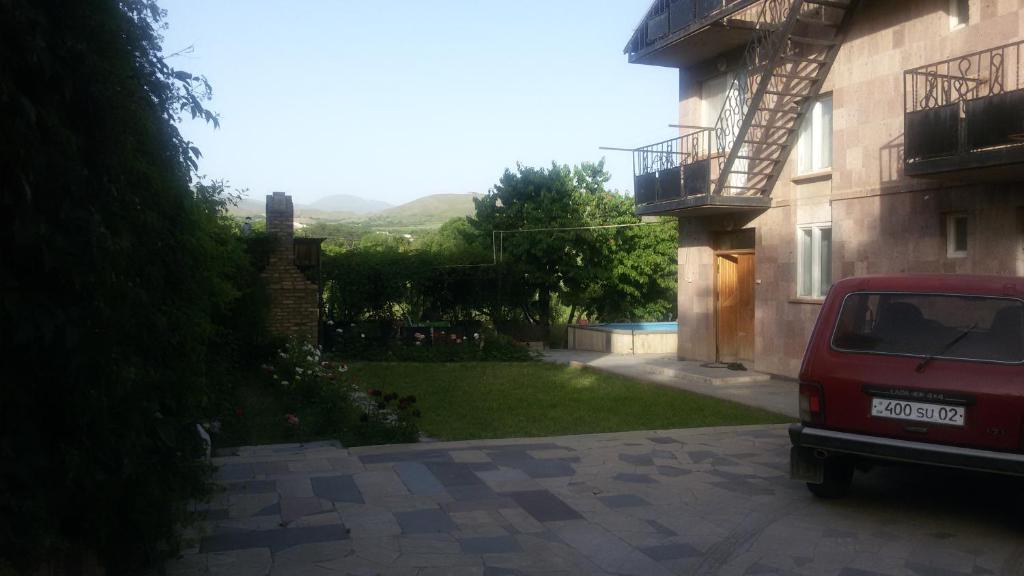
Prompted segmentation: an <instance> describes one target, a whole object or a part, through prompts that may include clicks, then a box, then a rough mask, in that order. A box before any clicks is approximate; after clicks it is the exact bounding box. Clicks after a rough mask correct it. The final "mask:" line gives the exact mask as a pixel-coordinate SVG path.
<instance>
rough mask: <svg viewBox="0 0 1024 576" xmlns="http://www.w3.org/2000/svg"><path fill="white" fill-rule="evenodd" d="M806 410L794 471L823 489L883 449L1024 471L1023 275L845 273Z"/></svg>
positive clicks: (818, 341) (833, 299)
mask: <svg viewBox="0 0 1024 576" xmlns="http://www.w3.org/2000/svg"><path fill="white" fill-rule="evenodd" d="M800 420H801V423H800V424H794V425H793V426H792V427H791V428H790V430H789V435H790V439H791V441H792V444H793V447H792V449H791V451H790V469H791V475H792V476H793V478H795V479H799V480H804V481H806V482H807V486H808V488H809V489H810V490H811V492H813V493H814V494H815V495H818V496H822V497H831V498H835V497H839V496H842V495H844V494H846V492H847V491H848V490H849V487H850V483H851V481H852V479H853V474H854V470H855V469H856V468H862V467H867V466H870V465H871V464H873V463H878V462H883V461H897V462H913V463H919V464H931V465H936V466H948V467H953V468H962V469H968V470H979V471H985V472H994V473H1000V474H1009V475H1016V476H1024V278H1020V277H1016V278H1015V277H996V276H956V275H929V276H877V277H863V278H849V279H846V280H842V281H840V282H837V283H836V284H835V285H834V286H832V289H831V290H830V291H829V294H828V298H826V300H825V303H824V304H823V306H822V309H821V313H820V315H819V316H818V322H817V324H816V325H815V327H814V332H813V333H812V335H811V340H810V343H809V344H808V346H807V351H806V353H805V354H804V360H803V366H802V367H801V369H800Z"/></svg>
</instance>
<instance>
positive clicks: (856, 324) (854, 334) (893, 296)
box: [832, 292, 1024, 363]
mask: <svg viewBox="0 0 1024 576" xmlns="http://www.w3.org/2000/svg"><path fill="white" fill-rule="evenodd" d="M832 347H833V348H834V349H836V350H840V351H847V352H872V353H877V354H902V355H907V356H935V357H937V358H955V359H962V360H981V361H989V362H1011V363H1020V362H1024V302H1022V301H1020V300H1016V299H1013V298H996V297H986V296H960V295H954V294H914V293H905V292H899V293H891V292H890V293H881V292H855V293H853V294H850V295H848V296H847V297H846V299H845V300H844V301H843V308H842V310H841V311H840V312H839V321H838V322H837V324H836V329H835V332H834V333H833V335H832Z"/></svg>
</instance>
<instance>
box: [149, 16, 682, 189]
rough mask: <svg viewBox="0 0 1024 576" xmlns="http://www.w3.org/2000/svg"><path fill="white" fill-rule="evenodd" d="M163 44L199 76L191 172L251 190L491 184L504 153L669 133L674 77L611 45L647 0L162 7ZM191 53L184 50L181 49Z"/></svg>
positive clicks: (555, 151) (621, 161)
mask: <svg viewBox="0 0 1024 576" xmlns="http://www.w3.org/2000/svg"><path fill="white" fill-rule="evenodd" d="M160 4H161V6H163V7H164V8H165V9H166V10H167V20H166V23H167V24H168V29H167V30H165V31H164V32H163V36H164V43H163V47H164V53H165V54H167V55H170V54H174V53H177V52H181V51H183V50H184V52H183V53H180V54H178V55H175V56H172V57H170V59H169V60H168V62H169V64H170V65H171V66H173V67H174V68H176V69H180V70H186V71H188V72H191V73H194V74H203V75H205V76H206V77H207V78H208V79H209V81H210V83H211V84H212V86H213V90H214V94H213V100H212V101H211V102H210V103H209V104H210V108H211V109H213V110H214V111H215V112H217V113H218V114H220V118H221V126H220V129H218V130H214V129H213V128H212V127H209V126H207V125H205V124H203V123H201V122H198V121H192V120H189V121H186V122H185V123H184V124H183V126H182V128H181V129H182V132H183V134H184V135H185V137H186V138H188V139H189V140H191V141H193V142H194V143H195V144H196V145H197V146H198V147H199V148H200V150H201V151H202V153H203V159H202V160H201V163H200V171H201V173H203V174H205V175H206V176H207V177H209V178H216V179H224V180H226V181H227V182H228V183H229V184H231V185H232V186H234V187H235V188H247V189H248V190H249V196H250V197H251V198H256V199H260V198H262V196H263V195H265V194H268V193H270V192H271V191H275V190H282V191H286V192H288V193H289V194H291V195H292V196H293V197H294V199H295V201H296V202H298V203H308V202H312V201H314V200H316V199H318V198H321V197H324V196H328V195H332V194H352V195H355V196H361V197H364V198H369V199H377V200H384V201H386V202H390V203H392V204H400V203H403V202H407V201H409V200H413V199H415V198H418V197H421V196H426V195H428V194H436V193H467V192H486V191H487V190H489V189H490V188H491V187H492V186H493V185H494V184H495V183H496V182H497V180H498V178H500V177H501V174H502V173H503V172H504V170H505V169H506V168H514V167H515V165H516V163H517V162H521V163H523V164H526V165H531V166H547V165H550V163H551V162H552V161H557V162H559V163H562V164H577V163H579V162H581V161H585V160H591V161H596V160H599V159H600V158H601V157H602V156H604V157H605V158H606V160H607V164H606V166H607V168H608V169H609V171H610V172H611V173H612V180H611V182H610V184H609V186H610V187H611V188H617V189H619V190H622V191H626V190H632V187H633V186H632V159H631V155H630V154H629V153H628V152H610V151H603V150H599V149H598V147H599V146H616V147H625V148H632V147H636V146H641V145H644V144H650V143H653V142H657V141H660V140H665V139H667V138H671V137H674V136H676V135H677V134H678V133H677V132H676V131H675V130H673V129H671V128H669V127H668V125H669V124H670V123H673V122H676V121H677V120H678V113H677V101H676V95H677V82H678V80H677V72H676V71H675V70H673V69H668V68H660V67H653V66H641V65H636V64H633V65H631V64H628V63H627V59H626V56H625V55H624V54H623V53H622V48H623V46H625V44H626V42H627V40H628V39H629V37H630V35H631V34H632V31H633V28H634V27H635V26H636V24H637V22H639V20H640V18H641V17H642V16H643V14H644V12H645V10H646V9H647V7H648V6H649V4H650V0H604V1H601V0H598V1H594V0H543V1H542V0H515V1H501V2H499V1H497V0H431V1H426V2H425V1H422V0H388V1H386V2H385V1H381V0H358V1H357V0H333V1H331V0H292V1H284V0H276V1H269V0H246V1H244V2H241V1H229V0H162V1H161V2H160ZM189 47H191V48H189Z"/></svg>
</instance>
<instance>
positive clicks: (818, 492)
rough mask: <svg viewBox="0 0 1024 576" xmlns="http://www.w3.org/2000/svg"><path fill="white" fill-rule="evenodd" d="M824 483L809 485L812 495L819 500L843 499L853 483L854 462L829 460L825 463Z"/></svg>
mask: <svg viewBox="0 0 1024 576" xmlns="http://www.w3.org/2000/svg"><path fill="white" fill-rule="evenodd" d="M823 465H824V467H825V470H824V481H823V482H822V483H821V484H811V483H810V482H808V483H807V489H808V490H810V491H811V494H814V495H815V496H817V497H819V498H842V497H843V496H846V494H847V493H849V491H850V483H851V482H853V462H852V461H850V460H847V459H837V458H829V459H828V460H826V461H825V462H824V464H823Z"/></svg>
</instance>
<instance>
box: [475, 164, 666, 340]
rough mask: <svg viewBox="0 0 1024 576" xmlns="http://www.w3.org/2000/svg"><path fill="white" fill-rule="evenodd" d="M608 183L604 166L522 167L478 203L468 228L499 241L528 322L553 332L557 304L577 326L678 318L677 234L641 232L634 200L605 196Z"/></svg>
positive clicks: (506, 275) (659, 227) (655, 227)
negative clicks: (585, 318) (579, 320)
mask: <svg viewBox="0 0 1024 576" xmlns="http://www.w3.org/2000/svg"><path fill="white" fill-rule="evenodd" d="M609 178H610V177H609V175H608V173H607V172H606V171H605V169H604V162H603V161H601V162H598V163H592V162H584V163H582V164H580V165H579V166H576V167H574V168H569V167H568V166H562V165H558V164H552V165H551V167H550V168H549V169H543V168H540V169H538V168H530V167H524V166H522V165H517V167H516V172H511V171H509V170H506V171H505V173H504V174H503V175H502V177H501V179H500V180H499V182H498V184H497V185H496V186H495V187H494V189H492V190H491V191H490V193H488V194H487V195H485V196H484V197H482V198H478V199H476V200H475V202H476V214H475V217H473V218H470V219H469V223H470V225H471V226H472V227H473V229H474V230H476V231H477V233H478V234H479V235H480V236H481V237H486V236H490V235H492V234H495V233H496V237H497V239H498V252H499V254H500V262H499V269H498V272H499V273H500V274H502V279H504V280H505V282H507V283H508V284H512V285H515V286H517V287H521V288H525V290H524V289H520V290H518V291H517V293H516V296H517V297H518V298H519V301H518V302H517V304H518V306H519V307H520V309H521V310H522V312H523V315H524V317H525V318H526V319H528V320H529V321H531V322H533V323H537V324H540V325H542V326H550V324H551V320H552V313H553V311H552V299H553V297H555V296H557V297H558V299H559V300H560V301H561V302H564V303H566V304H567V305H569V306H570V312H569V321H570V322H571V321H573V320H574V319H575V316H576V314H577V312H583V311H586V312H587V313H589V314H591V315H592V316H598V317H600V318H602V319H608V320H618V319H627V318H628V319H638V318H651V317H662V316H665V315H667V314H670V313H671V310H673V309H674V302H673V300H674V288H675V230H674V227H673V226H672V225H671V223H660V224H658V223H641V221H640V219H639V218H637V217H636V216H635V215H634V214H633V207H632V202H631V199H630V198H629V197H627V196H623V195H621V194H618V193H616V192H609V191H607V190H606V189H605V184H606V183H607V182H608V180H609ZM641 224H643V225H641ZM647 224H650V226H648V225H647ZM602 226H606V227H607V228H600V227H602ZM612 226H621V227H612ZM648 228H651V229H650V230H648Z"/></svg>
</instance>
